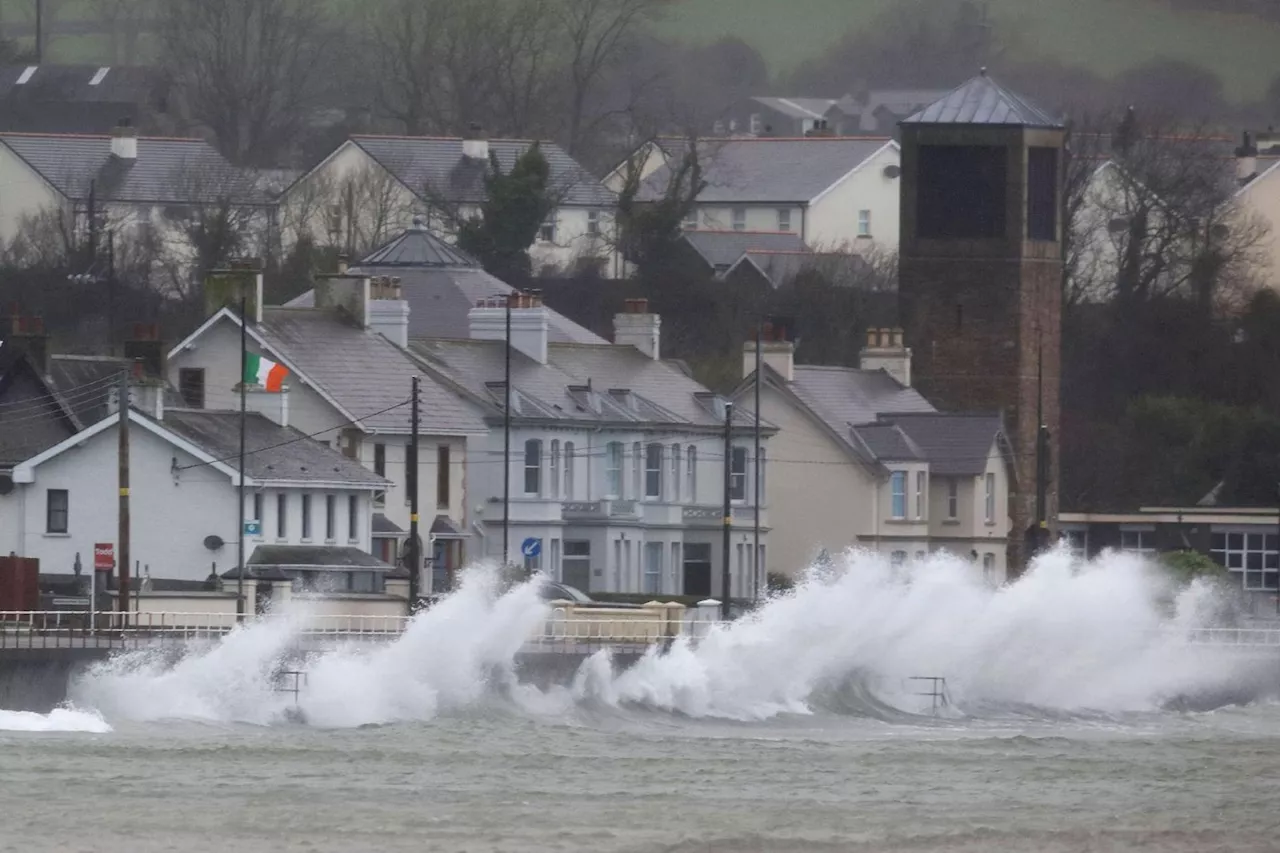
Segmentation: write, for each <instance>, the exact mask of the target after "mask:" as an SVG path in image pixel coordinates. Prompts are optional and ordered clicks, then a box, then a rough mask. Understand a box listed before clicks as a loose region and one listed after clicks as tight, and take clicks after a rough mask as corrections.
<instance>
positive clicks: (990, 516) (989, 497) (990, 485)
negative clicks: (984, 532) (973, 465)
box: [983, 471, 996, 524]
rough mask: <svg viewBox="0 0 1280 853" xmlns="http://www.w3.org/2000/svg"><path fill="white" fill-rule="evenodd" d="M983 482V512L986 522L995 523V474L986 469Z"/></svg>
mask: <svg viewBox="0 0 1280 853" xmlns="http://www.w3.org/2000/svg"><path fill="white" fill-rule="evenodd" d="M983 483H984V487H985V507H984V512H985V514H986V519H987V524H995V523H996V475H995V474H993V473H991V472H989V471H988V472H987V474H986V476H985V477H984V478H983Z"/></svg>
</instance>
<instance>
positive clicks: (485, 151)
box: [462, 122, 489, 161]
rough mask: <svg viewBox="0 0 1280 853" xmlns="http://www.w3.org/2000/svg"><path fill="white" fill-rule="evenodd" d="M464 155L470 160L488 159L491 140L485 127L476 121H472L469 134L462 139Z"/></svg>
mask: <svg viewBox="0 0 1280 853" xmlns="http://www.w3.org/2000/svg"><path fill="white" fill-rule="evenodd" d="M462 156H463V157H464V158H466V159H468V160H482V161H483V160H488V159H489V140H488V138H487V137H486V136H485V133H484V128H482V127H481V126H480V125H478V124H476V123H475V122H472V123H471V126H470V128H468V133H467V135H466V136H465V137H464V138H463V140H462Z"/></svg>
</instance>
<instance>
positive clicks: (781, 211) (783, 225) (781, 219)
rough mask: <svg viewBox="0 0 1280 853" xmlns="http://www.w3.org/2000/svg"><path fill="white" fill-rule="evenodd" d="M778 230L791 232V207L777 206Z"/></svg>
mask: <svg viewBox="0 0 1280 853" xmlns="http://www.w3.org/2000/svg"><path fill="white" fill-rule="evenodd" d="M778 230H779V231H785V232H787V233H790V232H791V208H789V207H780V208H778Z"/></svg>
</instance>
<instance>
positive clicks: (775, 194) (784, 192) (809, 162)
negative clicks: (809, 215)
mask: <svg viewBox="0 0 1280 853" xmlns="http://www.w3.org/2000/svg"><path fill="white" fill-rule="evenodd" d="M888 141H889V140H887V139H881V138H876V137H813V138H811V139H774V138H768V137H761V138H757V139H725V140H712V141H707V142H704V143H702V144H701V146H700V152H701V153H700V157H701V159H702V161H703V179H704V180H705V181H706V183H707V186H706V189H704V190H703V191H702V192H701V193H700V194H699V195H698V201H699V202H700V203H704V204H710V203H727V204H751V203H762V204H772V203H779V202H791V203H804V202H808V201H810V200H811V199H813V198H814V197H815V196H817V195H818V194H820V193H821V192H822V191H823V190H825V189H827V188H828V187H830V186H831V185H832V184H834V183H835V182H836V181H838V180H840V179H841V178H843V177H844V176H845V175H847V174H849V173H850V172H852V171H853V170H854V169H855V168H857V166H858V165H859V164H860V163H862V162H864V161H865V160H866V159H867V158H868V157H870V156H871V155H872V154H875V153H876V152H877V151H879V150H880V149H881V148H883V147H884V145H885V143H886V142H888ZM670 180H671V175H670V170H669V167H667V166H665V165H664V166H661V167H660V168H658V169H656V170H655V171H654V172H653V174H651V175H650V176H649V177H648V178H646V179H645V181H644V185H643V186H642V187H641V189H640V193H639V197H640V199H641V200H642V201H656V200H658V199H660V198H662V197H663V195H664V193H665V192H666V190H667V185H668V183H669V182H670Z"/></svg>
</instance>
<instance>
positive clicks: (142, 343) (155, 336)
mask: <svg viewBox="0 0 1280 853" xmlns="http://www.w3.org/2000/svg"><path fill="white" fill-rule="evenodd" d="M124 357H125V358H127V359H129V360H130V361H136V362H139V363H140V364H141V365H142V373H143V375H144V376H147V377H149V378H152V379H158V378H163V377H164V374H165V365H164V361H165V358H164V344H163V343H162V342H161V340H160V326H159V324H157V323H134V325H133V329H132V330H131V331H130V335H129V337H128V338H127V339H126V340H125V342H124Z"/></svg>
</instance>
